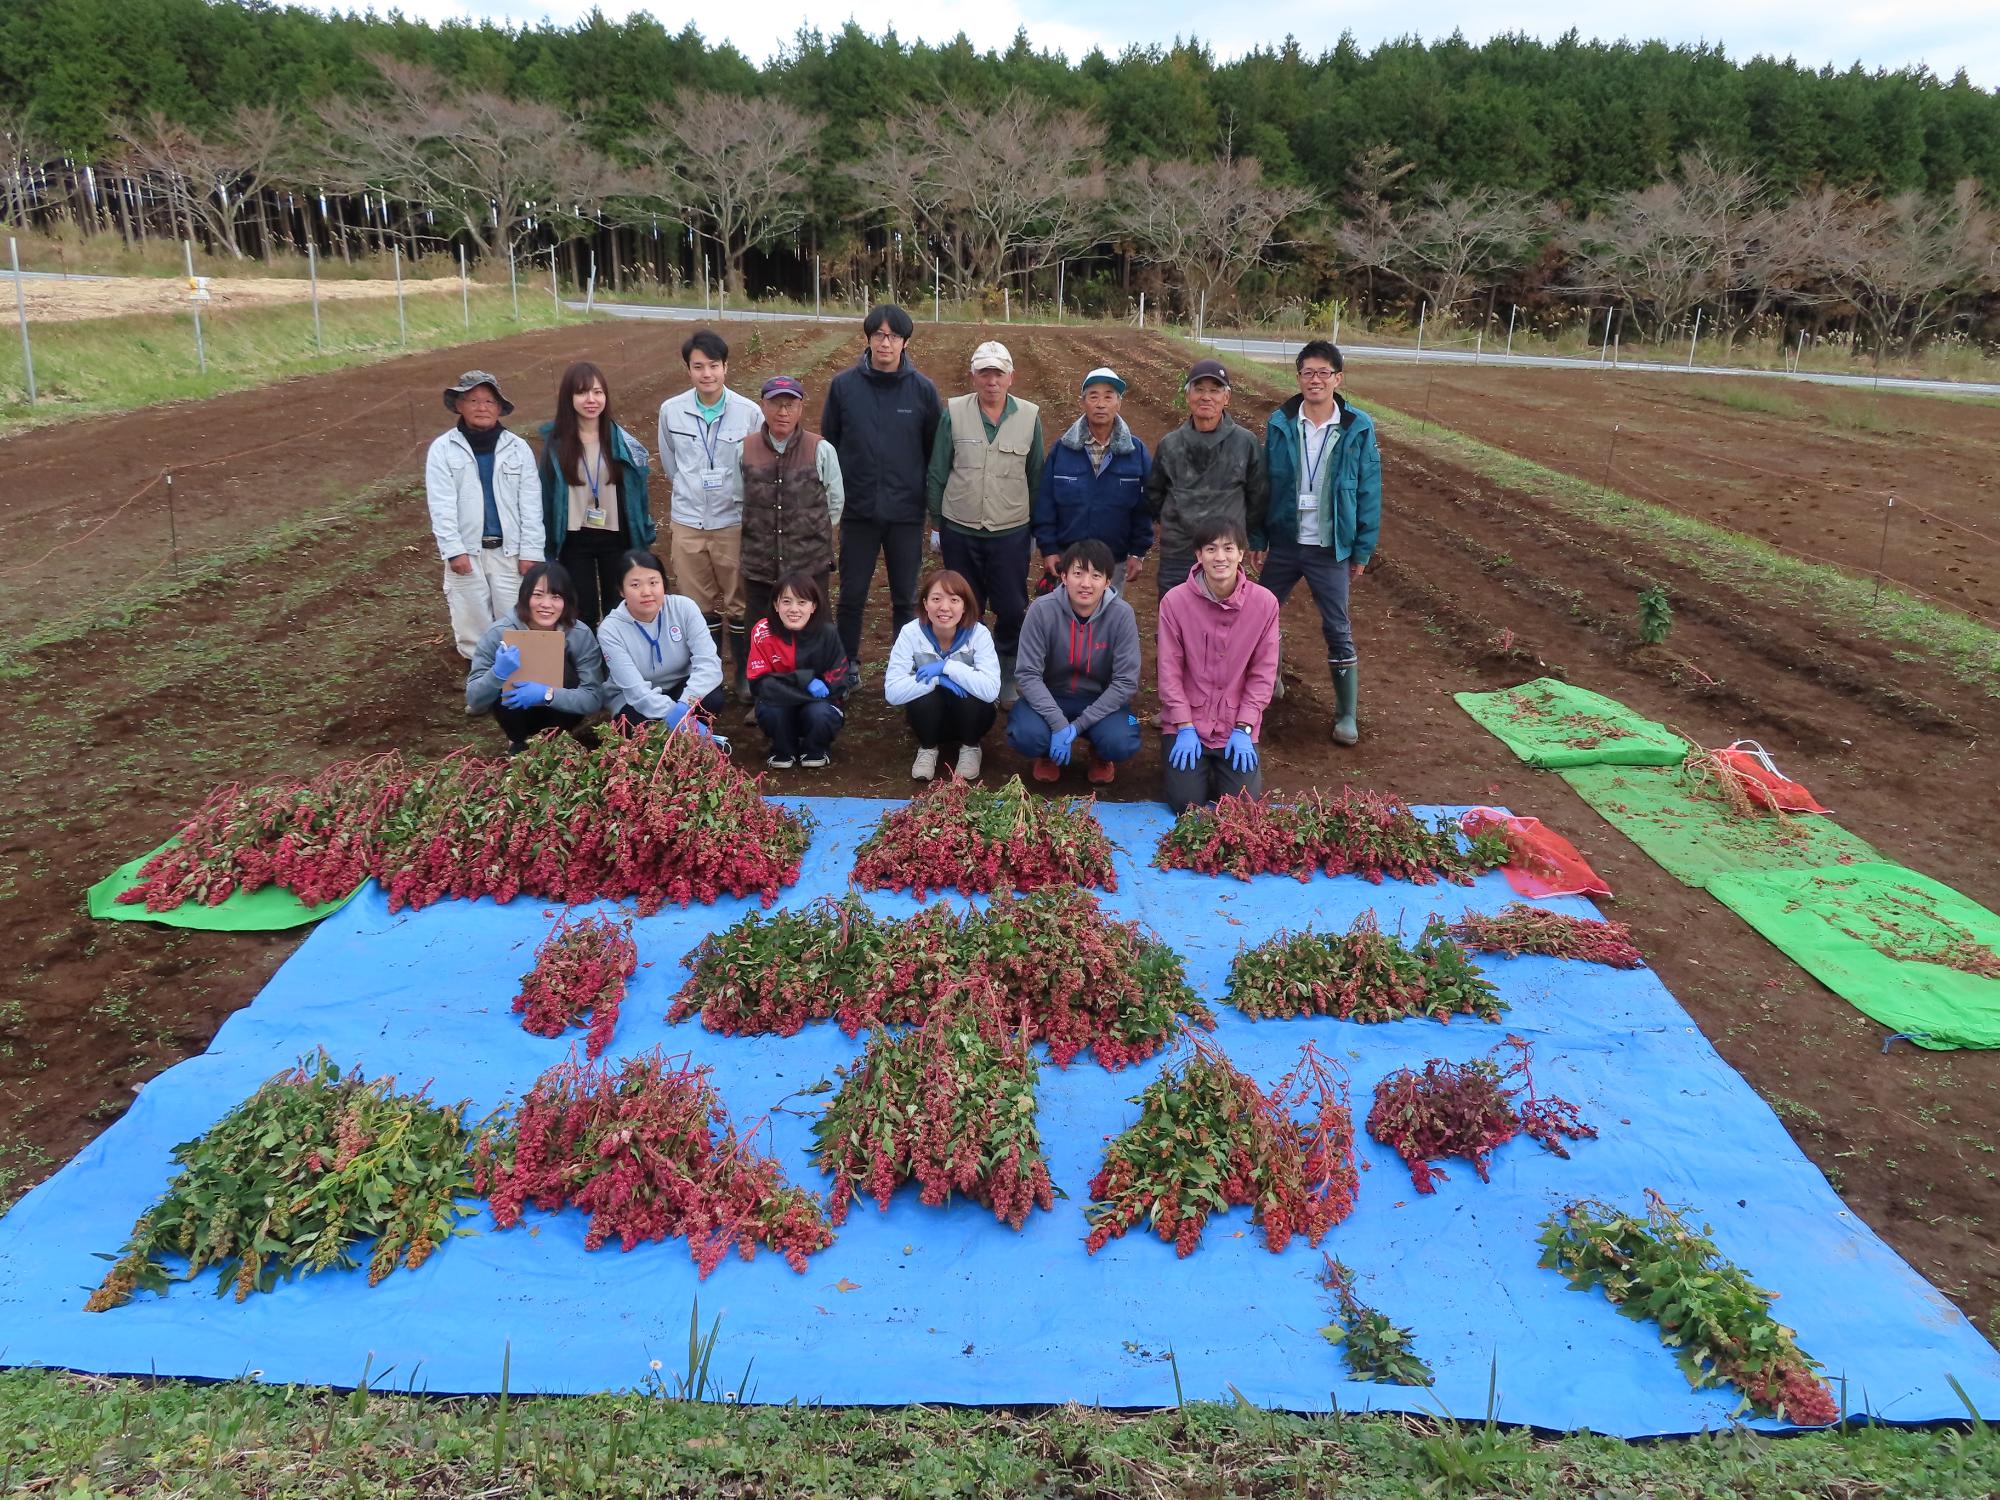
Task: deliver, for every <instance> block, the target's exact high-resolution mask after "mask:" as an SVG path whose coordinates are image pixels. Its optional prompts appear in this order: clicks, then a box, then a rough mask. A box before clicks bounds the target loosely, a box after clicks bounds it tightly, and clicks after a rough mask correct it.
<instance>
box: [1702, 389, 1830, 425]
mask: <svg viewBox="0 0 2000 1500" xmlns="http://www.w3.org/2000/svg"><path fill="white" fill-rule="evenodd" d="M1687 392H1688V394H1689V395H1690V396H1693V397H1694V398H1695V399H1696V400H1697V401H1711V402H1714V403H1715V404H1716V405H1718V406H1726V407H1728V408H1729V409H1730V410H1731V411H1746V412H1755V413H1758V414H1760V415H1763V416H1772V417H1784V418H1786V419H1788V420H1792V421H1798V420H1802V419H1804V418H1806V417H1810V416H1811V415H1812V414H1813V413H1812V409H1811V408H1810V407H1808V406H1807V405H1806V404H1805V403H1804V402H1802V401H1798V400H1795V399H1794V398H1792V397H1791V396H1788V395H1786V394H1785V393H1784V392H1783V391H1774V390H1770V389H1768V388H1766V387H1765V386H1764V385H1762V384H1761V383H1759V382H1755V381H1748V380H1697V381H1690V382H1689V383H1688V387H1687Z"/></svg>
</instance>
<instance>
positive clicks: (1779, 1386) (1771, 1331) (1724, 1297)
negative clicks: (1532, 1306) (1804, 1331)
mask: <svg viewBox="0 0 2000 1500" xmlns="http://www.w3.org/2000/svg"><path fill="white" fill-rule="evenodd" d="M1686 1214H1687V1210H1686V1209H1684V1208H1675V1207H1673V1206H1671V1205H1669V1204H1668V1203H1667V1202H1666V1200H1665V1199H1663V1198H1662V1197H1661V1196H1660V1195H1659V1194H1658V1193H1656V1192H1654V1191H1653V1190H1652V1189H1650V1188H1648V1189H1647V1190H1646V1211H1645V1213H1644V1214H1643V1215H1640V1214H1634V1213H1630V1212H1628V1211H1626V1210H1624V1209H1621V1208H1618V1207H1616V1206H1615V1205H1613V1204H1608V1203H1599V1202H1594V1201H1586V1202H1580V1203H1572V1204H1571V1205H1569V1207H1568V1208H1566V1209H1564V1210H1563V1211H1562V1212H1560V1213H1558V1214H1555V1215H1553V1216H1551V1217H1550V1218H1549V1219H1548V1220H1547V1221H1546V1222H1544V1224H1543V1226H1542V1233H1541V1236H1540V1239H1541V1245H1542V1257H1541V1264H1542V1265H1543V1266H1545V1267H1547V1268H1548V1269H1550V1270H1552V1271H1556V1272H1559V1273H1560V1274H1561V1275H1562V1277H1563V1279H1564V1280H1566V1281H1568V1282H1569V1284H1570V1286H1571V1287H1573V1288H1575V1289H1576V1290H1578V1291H1587V1290H1589V1289H1590V1288H1591V1287H1598V1288H1600V1289H1602V1291H1603V1292H1604V1295H1605V1296H1607V1297H1609V1298H1610V1299H1611V1301H1612V1302H1613V1303H1614V1304H1616V1306H1617V1308H1618V1310H1619V1311H1620V1312H1622V1313H1624V1314H1625V1316H1626V1317H1628V1318H1638V1319H1640V1320H1642V1321H1643V1320H1647V1319H1650V1320H1651V1321H1653V1322H1655V1323H1657V1324H1658V1325H1659V1327H1660V1342H1661V1343H1663V1344H1665V1345H1666V1346H1667V1347H1668V1348H1670V1349H1672V1350H1673V1351H1674V1359H1675V1362H1676V1363H1677V1364H1679V1365H1680V1367H1681V1373H1682V1374H1684V1375H1685V1376H1687V1381H1688V1384H1689V1386H1691V1387H1692V1388H1694V1389H1695V1390H1700V1389H1702V1388H1703V1387H1704V1386H1712V1385H1720V1384H1722V1383H1723V1382H1724V1381H1730V1382H1733V1383H1734V1384H1735V1386H1736V1388H1737V1389H1738V1390H1739V1391H1741V1392H1742V1393H1743V1401H1744V1405H1745V1406H1747V1407H1748V1408H1750V1409H1751V1410H1752V1411H1755V1412H1756V1413H1757V1414H1758V1415H1759V1416H1766V1417H1778V1418H1780V1419H1782V1420H1784V1421H1789V1422H1793V1423H1795V1424H1797V1425H1798V1426H1801V1427H1818V1426H1822V1425H1824V1424H1826V1423H1829V1422H1837V1421H1839V1420H1840V1406H1839V1404H1838V1403H1837V1402H1836V1401H1835V1400H1834V1398H1833V1392H1832V1391H1831V1390H1829V1389H1828V1388H1827V1385H1826V1382H1825V1381H1824V1380H1822V1379H1821V1378H1820V1376H1819V1374H1818V1370H1819V1365H1818V1363H1817V1362H1816V1361H1814V1360H1813V1359H1811V1358H1809V1357H1808V1356H1807V1355H1806V1353H1805V1351H1804V1350H1802V1349H1800V1348H1799V1346H1798V1342H1797V1340H1796V1338H1795V1337H1794V1335H1793V1333H1792V1330H1791V1329H1789V1328H1787V1327H1785V1326H1784V1325H1783V1324H1782V1323H1780V1322H1778V1320H1777V1319H1776V1318H1774V1317H1772V1316H1771V1304H1772V1302H1773V1301H1775V1300H1776V1299H1775V1297H1774V1295H1773V1294H1772V1293H1771V1292H1768V1291H1766V1290H1764V1288H1762V1287H1760V1286H1756V1285H1753V1284H1752V1282H1751V1281H1750V1278H1749V1277H1748V1276H1746V1275H1744V1273H1743V1272H1742V1271H1741V1270H1740V1269H1739V1268H1738V1267H1737V1266H1735V1265H1734V1264H1732V1263H1731V1262H1730V1261H1729V1260H1727V1259H1725V1258H1724V1256H1723V1255H1722V1252H1721V1251H1719V1250H1718V1249H1716V1247H1715V1242H1714V1241H1713V1240H1712V1239H1710V1238H1709V1231H1708V1227H1707V1226H1706V1225H1704V1226H1703V1227H1702V1228H1701V1229H1700V1230H1699V1231H1697V1230H1695V1229H1693V1228H1692V1227H1690V1226H1689V1224H1688V1222H1687V1219H1686Z"/></svg>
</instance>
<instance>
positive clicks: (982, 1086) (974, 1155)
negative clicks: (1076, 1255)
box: [813, 975, 1055, 1229]
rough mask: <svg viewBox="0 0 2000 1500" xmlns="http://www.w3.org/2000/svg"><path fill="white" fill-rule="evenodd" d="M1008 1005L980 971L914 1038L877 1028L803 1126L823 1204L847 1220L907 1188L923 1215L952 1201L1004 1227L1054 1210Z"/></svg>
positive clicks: (1030, 1075) (1026, 1056)
mask: <svg viewBox="0 0 2000 1500" xmlns="http://www.w3.org/2000/svg"><path fill="white" fill-rule="evenodd" d="M1011 1011H1012V1005H1011V1002H1010V999H1009V997H1008V996H1007V995H1006V994H1004V993H1003V992H1002V991H1001V990H1000V989H999V988H998V987H997V986H995V985H994V984H993V982H992V981H991V980H989V979H987V978H985V977H984V976H983V975H974V976H971V977H968V978H965V979H961V980H957V981H955V982H954V983H953V984H952V986H950V987H949V988H948V989H947V990H946V991H945V992H943V993H940V994H938V995H937V996H936V997H935V1000H934V1003H933V1005H932V1008H931V1014H930V1017H929V1019H928V1020H926V1021H925V1022H924V1024H923V1025H922V1026H921V1027H918V1028H917V1029H916V1030H914V1031H909V1032H905V1033H904V1034H903V1035H901V1036H891V1035H890V1034H889V1033H887V1032H884V1031H878V1032H877V1033H876V1034H875V1035H874V1037H873V1038H872V1039H871V1040H870V1041H869V1043H868V1050H867V1051H866V1052H864V1053H863V1054H862V1055H861V1057H860V1058H858V1059H857V1060H856V1061H855V1062H854V1063H853V1064H852V1065H850V1066H848V1067H845V1068H842V1069H840V1070H839V1074H840V1079H841V1082H840V1086H839V1087H838V1088H837V1089H835V1091H834V1095H833V1098H832V1099H831V1100H830V1101H828V1103H827V1107H826V1112H825V1113H824V1114H822V1115H821V1116H820V1118H819V1119H818V1120H817V1121H816V1122H814V1125H813V1137H814V1140H815V1142H816V1143H817V1152H816V1156H815V1160H816V1162H817V1163H818V1165H819V1167H820V1169H821V1170H822V1171H825V1172H828V1173H830V1174H832V1177H833V1190H832V1192H831V1194H830V1195H829V1199H828V1207H829V1210H830V1212H831V1215H832V1218H833V1222H834V1223H835V1224H841V1223H844V1222H846V1219H847V1211H848V1208H849V1207H850V1205H852V1204H853V1202H854V1200H855V1199H856V1198H858V1197H861V1196H863V1195H864V1194H865V1195H868V1196H871V1197H873V1198H874V1200H875V1206H876V1207H877V1208H880V1209H883V1210H885V1211H886V1210H887V1209H888V1207H889V1200H890V1199H891V1198H892V1197H894V1196H895V1192H896V1189H897V1188H899V1187H900V1186H902V1185H903V1184H904V1183H906V1182H915V1183H916V1184H917V1187H918V1197H919V1201H921V1202H922V1203H923V1204H924V1205H925V1206H926V1207H929V1208H936V1207H938V1206H940V1205H942V1204H943V1203H945V1202H946V1201H947V1200H948V1199H949V1198H950V1197H951V1196H952V1194H954V1193H959V1194H963V1195H965V1196H966V1197H969V1198H971V1199H972V1200H973V1201H974V1202H976V1203H983V1204H985V1205H986V1207H988V1208H990V1209H992V1210H993V1215H994V1217H995V1218H997V1219H999V1220H1000V1221H1001V1222H1002V1223H1003V1224H1006V1225H1008V1226H1010V1227H1012V1228H1014V1229H1019V1228H1020V1227H1021V1226H1022V1225H1023V1224H1024V1223H1026V1222H1027V1218H1028V1214H1029V1213H1030V1212H1031V1211H1032V1210H1034V1209H1037V1208H1039V1209H1042V1210H1043V1211H1045V1212H1046V1211H1047V1210H1049V1209H1052V1208H1054V1207H1055V1184H1054V1183H1053V1182H1052V1181H1051V1180H1050V1178H1049V1169H1048V1162H1047V1160H1046V1158H1045V1157H1044V1156H1043V1153H1042V1138H1041V1133H1040V1131H1039V1130H1038V1129H1037V1127H1036V1123H1035V1077H1036V1072H1037V1069H1036V1064H1035V1056H1034V1054H1033V1053H1032V1052H1030V1051H1029V1050H1028V1046H1027V1043H1026V1041H1025V1040H1024V1039H1023V1038H1022V1037H1021V1035H1020V1034H1019V1033H1018V1032H1016V1031H1014V1030H1013V1029H1011V1027H1010V1025H1009V1017H1010V1013H1011Z"/></svg>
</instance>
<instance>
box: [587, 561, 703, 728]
mask: <svg viewBox="0 0 2000 1500" xmlns="http://www.w3.org/2000/svg"><path fill="white" fill-rule="evenodd" d="M619 569H620V572H619V583H618V592H619V594H620V595H621V596H622V598H623V600H624V602H623V603H621V604H620V605H619V606H618V607H617V608H616V609H614V610H612V611H611V613H610V614H608V615H606V616H605V617H604V621H603V623H602V624H600V625H599V626H598V627H597V644H598V648H599V649H600V650H602V651H603V653H604V674H605V676H606V677H607V678H609V679H610V681H609V684H608V686H607V688H606V692H605V706H606V707H608V708H609V709H610V710H611V719H612V722H613V723H615V724H616V725H617V726H618V727H619V728H620V729H623V730H626V731H627V732H632V731H636V730H640V729H644V728H645V727H646V726H647V725H649V724H664V725H666V726H667V728H669V729H678V728H679V727H680V726H681V723H682V721H683V720H686V721H687V726H688V728H690V729H692V730H695V731H696V732H698V733H700V734H707V733H709V730H708V726H707V725H705V724H703V723H702V722H701V720H700V719H699V718H690V717H689V716H690V715H691V714H693V712H694V711H695V710H696V709H701V710H703V711H704V712H706V713H708V714H710V715H711V716H713V715H714V714H716V713H718V712H720V711H721V710H722V708H723V707H724V706H725V705H726V704H727V703H728V695H727V694H726V693H724V692H722V691H721V688H722V658H721V656H720V655H718V654H717V652H716V649H715V642H714V640H713V639H712V638H711V637H710V636H709V633H708V625H707V624H706V622H704V621H703V619H702V616H701V606H700V605H698V604H696V603H695V602H694V600H692V599H687V598H683V597H682V596H681V595H679V594H670V593H668V592H667V570H666V569H665V568H664V567H663V566H661V564H660V559H659V558H658V557H657V556H655V555H654V554H653V553H651V552H643V551H635V552H628V553H626V554H625V556H624V557H623V559H621V560H620V563H619ZM716 744H717V745H718V746H719V747H720V748H721V749H722V750H723V751H724V752H725V753H726V752H727V751H728V749H729V742H728V741H727V740H726V739H721V738H719V737H718V738H717V740H716Z"/></svg>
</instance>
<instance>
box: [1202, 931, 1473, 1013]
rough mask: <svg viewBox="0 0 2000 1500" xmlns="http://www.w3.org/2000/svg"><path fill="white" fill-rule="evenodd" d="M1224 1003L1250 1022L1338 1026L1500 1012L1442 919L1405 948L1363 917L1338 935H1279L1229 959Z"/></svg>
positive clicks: (1315, 933) (1298, 933) (1463, 950)
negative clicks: (1312, 1020)
mask: <svg viewBox="0 0 2000 1500" xmlns="http://www.w3.org/2000/svg"><path fill="white" fill-rule="evenodd" d="M1229 1003H1230V1004H1231V1005H1233V1006H1235V1007H1236V1008H1237V1009H1238V1010H1240V1011H1242V1012H1243V1013H1244V1014H1245V1015H1246V1016H1249V1017H1250V1018H1251V1019H1252V1020H1260V1019H1263V1018H1265V1017H1268V1016H1288V1017H1289V1016H1337V1017H1339V1018H1340V1019H1341V1020H1343V1021H1401V1020H1404V1019H1407V1018H1409V1017H1412V1016H1422V1017H1427V1018H1429V1019H1431V1020H1435V1021H1448V1020H1450V1019H1451V1018H1452V1017H1453V1016H1455V1015H1467V1016H1476V1017H1478V1018H1479V1019H1480V1020H1482V1021H1497V1020H1498V1019H1499V1018H1500V1012H1501V1011H1502V1010H1504V1009H1505V1008H1506V1007H1505V1006H1504V1005H1503V1004H1502V1002H1501V1000H1500V997H1499V995H1498V994H1497V993H1496V992H1495V991H1494V988H1493V986H1492V984H1491V983H1489V982H1488V980H1487V979H1486V977H1485V976H1484V975H1482V974H1481V973H1480V972H1479V970H1478V968H1477V967H1476V966H1475V965H1474V964H1473V962H1472V960H1471V959H1470V958H1469V957H1468V956H1467V955H1466V952H1465V949H1463V948H1462V947H1460V946H1459V945H1458V943H1456V942H1455V941H1453V939H1452V937H1451V936H1450V934H1449V932H1448V931H1447V929H1446V926H1445V922H1444V919H1443V918H1442V917H1437V916H1433V917H1432V918H1431V919H1430V920H1429V921H1427V922H1426V923H1425V924H1424V930H1423V932H1422V933H1421V934H1419V935H1418V937H1417V941H1416V943H1415V944H1414V945H1412V946H1410V947H1405V946H1404V945H1403V943H1402V942H1401V941H1400V940H1399V939H1397V938H1396V937H1394V936H1392V935H1390V934H1389V933H1386V932H1384V931H1382V929H1381V927H1380V926H1379V925H1378V924H1377V923H1376V920H1375V913H1374V912H1373V911H1364V912H1363V913H1361V915H1360V916H1358V917H1356V918H1355V919H1354V925H1353V926H1351V927H1350V928H1348V930H1347V931H1346V932H1345V933H1318V932H1312V931H1310V930H1308V931H1305V932H1293V933H1280V934H1279V935H1278V936H1277V937H1275V938H1272V939H1270V940H1269V941H1268V942H1263V943H1259V944H1258V945H1257V946H1256V947H1254V948H1248V949H1245V950H1244V951H1243V952H1241V953H1239V954H1237V955H1236V960H1235V962H1234V963H1232V964H1231V965H1230V968H1229Z"/></svg>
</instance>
